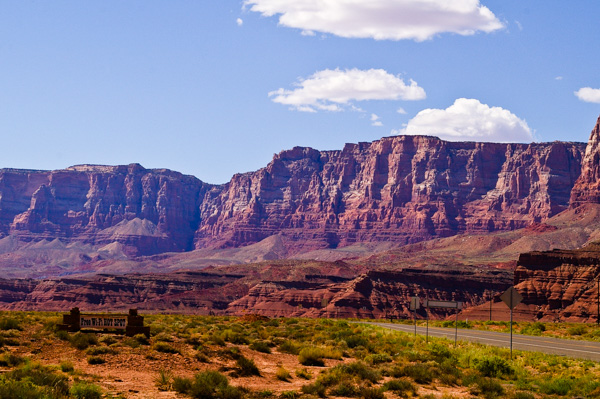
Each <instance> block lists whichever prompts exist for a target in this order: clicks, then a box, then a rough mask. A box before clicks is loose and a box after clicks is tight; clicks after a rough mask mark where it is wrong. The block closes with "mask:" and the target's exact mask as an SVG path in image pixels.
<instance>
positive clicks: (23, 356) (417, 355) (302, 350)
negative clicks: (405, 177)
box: [0, 312, 600, 399]
mask: <svg viewBox="0 0 600 399" xmlns="http://www.w3.org/2000/svg"><path fill="white" fill-rule="evenodd" d="M59 322H60V318H59V317H58V315H57V314H51V313H26V312H11V313H9V312H4V313H1V314H0V326H3V325H4V326H7V328H6V329H0V337H2V339H3V340H2V341H0V342H2V344H1V346H0V351H1V352H0V365H1V367H2V369H3V370H2V371H3V373H2V374H0V399H3V398H16V397H19V398H50V399H52V398H101V397H102V398H128V397H134V398H138V397H157V396H159V395H161V394H160V392H163V394H168V395H175V396H172V397H182V398H183V397H190V398H202V399H211V398H218V399H241V398H253V399H268V398H272V399H280V398H281V399H300V398H304V399H316V398H327V397H348V398H365V399H384V398H387V399H395V398H417V397H419V398H446V399H449V398H471V397H481V398H514V399H517V398H521V399H526V398H556V397H564V398H570V397H585V398H587V397H590V398H591V397H600V365H599V364H598V363H596V362H591V361H583V360H575V359H569V358H564V357H558V356H552V355H545V354H540V353H528V352H520V351H515V352H514V353H513V359H512V360H511V359H510V357H509V352H508V350H505V349H501V348H495V347H488V346H484V345H479V344H474V343H467V342H459V343H458V345H456V346H454V343H453V342H451V341H447V340H442V339H434V338H430V339H429V342H425V339H424V338H423V337H414V336H413V335H412V334H406V333H401V332H394V331H389V330H384V329H382V328H379V327H375V326H370V325H362V324H356V323H350V322H347V321H344V320H329V319H296V318H285V319H284V318H282V319H267V318H263V317H258V316H244V317H208V316H184V315H149V316H146V324H148V325H149V326H150V327H151V337H150V339H147V338H146V337H143V336H139V337H131V338H129V337H125V336H122V335H115V334H105V333H97V334H96V333H75V334H73V333H65V332H62V331H58V330H57V324H58V323H59ZM469 323H471V322H469ZM471 327H472V328H476V327H475V326H471ZM520 327H521V328H522V329H529V330H534V329H535V330H542V332H545V331H547V330H548V329H549V328H547V327H546V326H544V325H542V324H541V323H540V324H534V323H529V324H524V323H523V324H521V325H520ZM572 327H573V325H570V326H566V327H565V329H564V331H566V332H568V330H569V329H571V330H572V333H573V334H577V336H580V335H585V334H589V333H590V332H591V331H593V330H594V328H593V327H592V326H587V327H586V326H584V327H585V328H577V329H573V328H572ZM136 384H137V385H136Z"/></svg>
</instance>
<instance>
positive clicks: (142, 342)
mask: <svg viewBox="0 0 600 399" xmlns="http://www.w3.org/2000/svg"><path fill="white" fill-rule="evenodd" d="M133 339H134V340H136V341H137V342H138V343H139V344H140V345H150V340H149V339H148V337H146V336H145V335H144V334H135V335H134V336H133ZM167 342H171V341H167Z"/></svg>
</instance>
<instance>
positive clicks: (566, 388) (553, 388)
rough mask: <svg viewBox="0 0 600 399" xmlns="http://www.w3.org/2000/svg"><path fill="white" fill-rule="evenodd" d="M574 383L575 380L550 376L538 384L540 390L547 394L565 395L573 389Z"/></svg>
mask: <svg viewBox="0 0 600 399" xmlns="http://www.w3.org/2000/svg"><path fill="white" fill-rule="evenodd" d="M574 385H575V382H574V381H573V380H571V379H568V378H550V379H548V380H546V381H545V382H544V383H542V384H540V391H541V392H542V393H545V394H547V395H559V396H565V395H567V394H568V393H569V392H570V391H571V389H573V386H574Z"/></svg>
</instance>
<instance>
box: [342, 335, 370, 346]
mask: <svg viewBox="0 0 600 399" xmlns="http://www.w3.org/2000/svg"><path fill="white" fill-rule="evenodd" d="M344 341H346V345H348V348H356V347H357V346H367V345H368V344H369V341H367V339H366V338H365V337H363V336H360V335H351V336H349V337H347V338H346V339H344Z"/></svg>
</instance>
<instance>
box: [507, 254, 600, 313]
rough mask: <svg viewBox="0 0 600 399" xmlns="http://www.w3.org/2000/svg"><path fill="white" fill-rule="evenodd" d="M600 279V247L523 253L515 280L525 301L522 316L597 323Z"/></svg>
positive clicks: (518, 263) (516, 286)
mask: <svg viewBox="0 0 600 399" xmlns="http://www.w3.org/2000/svg"><path fill="white" fill-rule="evenodd" d="M599 278H600V245H598V244H590V245H587V246H586V247H584V248H582V249H577V250H558V249H556V250H553V251H543V252H529V253H525V254H522V255H521V256H520V257H519V261H518V262H517V268H516V270H515V277H514V279H515V288H517V290H518V291H519V292H520V293H521V294H522V295H523V298H524V299H523V305H525V307H521V313H525V314H528V316H529V319H532V320H540V319H541V320H545V321H572V322H582V321H583V322H595V321H597V320H598V317H599V316H600V315H599V314H598V300H599V298H598V295H599V293H600V283H599V282H598V280H599Z"/></svg>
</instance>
